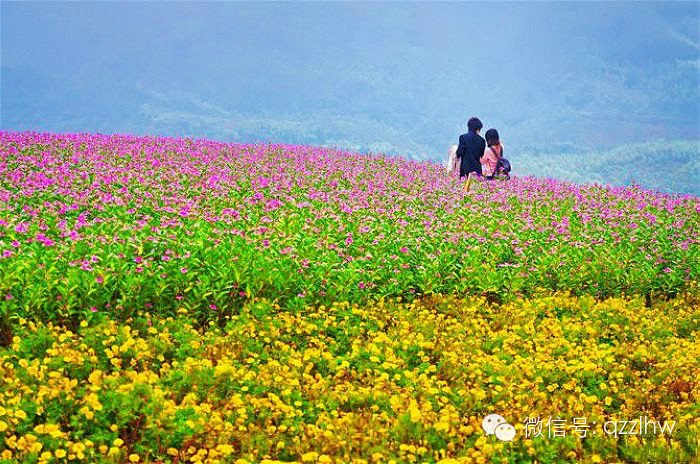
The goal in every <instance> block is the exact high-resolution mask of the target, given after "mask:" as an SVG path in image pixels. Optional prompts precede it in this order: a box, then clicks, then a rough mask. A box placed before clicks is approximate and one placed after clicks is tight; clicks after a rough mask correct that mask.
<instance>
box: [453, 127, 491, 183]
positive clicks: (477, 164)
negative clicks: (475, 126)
mask: <svg viewBox="0 0 700 464" xmlns="http://www.w3.org/2000/svg"><path fill="white" fill-rule="evenodd" d="M484 150H486V140H484V138H483V137H482V136H480V135H479V134H477V133H476V132H474V131H469V132H467V133H466V134H462V135H460V136H459V146H458V147H457V158H459V159H460V164H459V175H460V177H464V176H466V175H467V174H469V173H470V172H476V173H477V174H479V175H481V157H482V156H484Z"/></svg>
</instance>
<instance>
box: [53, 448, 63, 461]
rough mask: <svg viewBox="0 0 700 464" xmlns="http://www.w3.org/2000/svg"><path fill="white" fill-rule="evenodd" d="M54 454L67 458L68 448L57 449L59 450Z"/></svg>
mask: <svg viewBox="0 0 700 464" xmlns="http://www.w3.org/2000/svg"><path fill="white" fill-rule="evenodd" d="M54 455H55V456H56V457H57V458H59V459H61V458H65V457H66V450H63V449H57V450H56V451H55V452H54Z"/></svg>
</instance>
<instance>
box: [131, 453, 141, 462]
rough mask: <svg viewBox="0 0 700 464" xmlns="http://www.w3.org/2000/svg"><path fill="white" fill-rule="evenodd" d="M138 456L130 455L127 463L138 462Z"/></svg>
mask: <svg viewBox="0 0 700 464" xmlns="http://www.w3.org/2000/svg"><path fill="white" fill-rule="evenodd" d="M139 459H140V458H139V455H138V454H130V455H129V462H139Z"/></svg>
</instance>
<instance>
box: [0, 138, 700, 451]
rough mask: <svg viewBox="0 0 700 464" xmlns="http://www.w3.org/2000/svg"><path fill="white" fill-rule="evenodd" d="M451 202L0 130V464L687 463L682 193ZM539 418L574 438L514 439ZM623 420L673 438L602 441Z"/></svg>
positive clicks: (692, 423) (687, 221) (269, 165)
mask: <svg viewBox="0 0 700 464" xmlns="http://www.w3.org/2000/svg"><path fill="white" fill-rule="evenodd" d="M463 187H464V186H463V184H462V183H461V182H460V180H459V179H458V178H455V177H450V176H448V175H447V174H446V173H445V172H444V170H443V168H442V167H440V166H438V165H436V164H432V163H423V162H414V161H407V160H403V159H398V158H387V157H384V156H363V155H358V154H353V153H348V152H339V151H335V150H330V149H325V148H318V147H309V146H290V145H247V144H224V143H216V142H209V141H206V140H190V139H170V138H153V137H150V138H143V137H131V136H103V135H96V134H67V135H54V134H37V133H12V132H3V133H0V316H1V317H2V319H1V324H0V370H2V372H1V374H2V375H0V392H9V393H0V437H2V438H3V440H0V461H1V462H17V461H19V462H54V461H55V462H63V461H66V460H70V461H84V462H183V461H187V462H212V463H213V462H241V463H242V462H289V461H301V462H351V461H352V462H392V461H394V462H415V461H420V462H444V463H448V462H493V461H496V462H529V461H532V460H538V461H540V462H577V461H589V462H602V461H606V462H607V461H628V462H647V461H650V460H653V461H666V462H682V461H689V460H690V459H691V458H692V456H695V455H697V454H698V452H699V451H700V450H699V449H698V441H697V440H698V436H699V435H698V432H699V431H700V417H699V416H698V414H697V411H698V407H699V405H700V402H699V401H698V400H699V398H700V384H699V383H698V382H697V378H698V374H699V373H700V372H698V368H697V365H698V364H697V359H698V357H699V356H700V353H699V352H698V351H697V343H695V339H696V338H697V335H698V331H699V330H700V312H699V310H698V308H699V307H700V304H699V298H700V291H699V289H698V285H697V283H698V280H699V277H700V276H699V274H700V252H699V248H698V243H699V239H700V229H699V227H698V225H699V218H700V215H699V214H698V213H699V212H700V199H698V197H695V196H679V195H669V194H663V193H658V192H654V191H649V190H644V189H642V188H639V187H629V188H613V187H609V186H601V185H578V184H574V183H566V182H558V181H554V180H550V179H546V178H518V179H514V180H512V181H510V182H494V183H477V184H476V185H475V186H474V188H473V189H472V190H471V191H469V192H466V191H465V189H464V188H463ZM679 352H683V353H684V356H677V353H679ZM491 413H500V414H502V415H503V416H504V417H506V418H507V420H509V421H510V423H511V424H513V425H514V426H515V429H516V431H517V433H516V438H515V439H514V440H513V441H512V442H504V441H500V440H499V439H497V438H496V437H494V436H493V435H488V436H487V435H485V434H484V433H483V431H482V429H481V422H482V420H483V419H484V417H485V416H487V415H488V414H491ZM548 416H549V417H552V418H553V419H556V417H557V416H560V417H561V418H562V419H564V420H565V421H568V424H569V425H572V422H573V420H574V419H575V418H586V419H587V420H588V423H589V424H590V433H591V434H590V435H589V436H588V438H584V437H582V436H580V435H579V434H573V431H572V430H570V429H567V430H568V431H569V434H567V435H566V436H565V437H554V436H548V435H547V432H546V429H545V434H544V436H528V430H527V429H526V427H525V425H524V423H525V422H526V421H527V419H528V418H530V417H540V418H543V419H545V420H546V418H547V417H548ZM638 416H646V417H648V418H649V420H652V419H653V420H654V421H660V422H664V421H669V423H670V422H673V426H674V430H673V431H667V432H666V433H665V434H664V435H661V434H660V433H659V434H657V435H656V436H654V435H653V434H651V433H646V434H644V435H640V436H632V437H625V439H621V438H620V437H619V436H617V437H616V436H614V435H611V434H610V433H609V432H608V430H606V429H604V428H603V427H605V426H606V425H605V424H614V423H613V422H611V421H616V420H620V421H621V420H628V419H632V418H637V417H638ZM594 422H595V424H594ZM540 425H542V424H540ZM550 425H551V424H550ZM608 427H609V426H608ZM594 431H595V432H596V433H597V435H596V434H593V432H594Z"/></svg>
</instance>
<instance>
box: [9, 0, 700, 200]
mask: <svg viewBox="0 0 700 464" xmlns="http://www.w3.org/2000/svg"><path fill="white" fill-rule="evenodd" d="M0 5H1V6H0V13H1V17H2V20H1V21H2V24H1V28H2V29H1V52H2V53H1V63H0V65H1V69H0V71H1V79H2V90H1V95H0V96H1V97H2V100H1V106H0V125H1V127H2V129H4V130H38V131H53V132H87V131H90V132H102V133H113V132H119V133H133V134H159V135H176V136H189V137H208V138H213V139H219V140H235V141H246V142H247V141H275V142H288V143H308V144H318V145H327V146H342V147H348V148H352V149H355V150H361V151H373V152H386V153H392V154H400V155H402V156H406V157H409V158H416V159H432V160H442V159H443V157H444V156H445V153H446V150H447V148H448V147H449V145H451V144H453V143H456V141H457V137H458V135H459V134H460V133H461V132H463V131H464V130H465V127H466V121H467V119H468V118H469V117H470V116H472V115H478V116H480V117H481V118H482V120H483V121H484V123H485V125H486V126H487V127H496V128H498V129H499V130H500V132H501V134H502V138H503V140H504V141H505V142H506V145H507V147H508V150H509V153H510V154H511V156H512V158H513V161H514V167H515V168H516V170H518V169H520V171H521V172H530V173H537V174H542V175H555V176H557V177H563V178H567V177H568V178H572V175H573V173H572V175H567V172H566V169H563V170H562V169H561V167H560V166H557V167H556V169H554V168H552V166H551V165H552V163H555V164H556V163H560V162H559V161H557V160H558V159H561V155H562V153H564V154H567V153H568V154H570V156H572V157H576V156H578V157H579V158H581V157H584V158H585V157H586V156H588V154H590V153H595V154H596V156H598V157H599V158H600V156H602V155H601V153H602V154H605V153H614V154H616V155H615V156H619V155H620V153H627V152H630V153H632V152H635V153H636V152H639V153H641V154H640V156H642V157H646V156H647V155H646V154H645V153H646V151H645V150H646V149H645V148H644V147H652V148H653V150H651V151H653V152H654V155H653V156H659V158H663V151H662V152H661V155H659V153H660V152H659V146H665V145H666V144H668V145H669V146H672V147H673V150H674V153H676V155H677V158H678V160H680V161H678V166H677V168H678V170H679V172H681V173H682V174H683V175H685V176H686V177H685V180H684V183H683V184H682V185H679V184H676V183H673V182H672V180H669V181H668V182H666V181H665V180H662V181H660V182H657V183H656V184H654V182H650V183H649V182H648V183H649V185H650V186H653V187H655V188H660V189H665V190H676V191H682V192H690V193H695V194H698V191H699V190H700V187H698V185H700V166H699V163H700V160H699V159H698V158H700V95H699V93H700V79H699V76H700V32H699V31H700V25H699V18H700V12H699V8H700V6H699V5H700V4H699V3H697V2H685V3H674V2H665V3H652V2H636V3H632V2H625V3H589V2H581V3H500V2H497V3H493V2H492V3H467V4H464V3H195V2H186V3H169V2H168V3H166V2H153V3H149V2H136V3H112V2H91V3H81V2H37V3H29V2H9V1H3V2H2V3H0ZM678 143H681V145H678ZM621 147H622V148H621ZM625 147H627V148H625ZM620 150H621V151H620ZM635 150H636V151H635ZM679 153H680V154H679ZM520 154H522V159H521V160H520V162H518V161H519V158H518V156H519V155H520ZM630 156H631V155H630ZM649 156H652V155H649ZM557 157H558V158H557ZM538 160H544V162H543V163H540V162H539V161H538ZM636 162H637V161H635V163H636ZM583 164H584V165H585V163H583ZM642 164H643V165H644V167H643V169H646V170H649V172H646V171H644V172H642V173H641V174H639V176H638V177H640V178H649V177H650V176H651V174H652V171H653V170H654V169H657V168H658V166H657V167H655V166H654V162H653V160H650V159H646V158H645V159H644V162H643V163H642ZM642 164H640V166H641V165H642ZM640 169H642V168H640ZM589 174H590V176H593V177H592V178H593V179H594V180H601V181H611V182H613V183H615V182H617V183H625V182H628V181H629V179H630V178H631V177H634V176H631V174H630V176H626V177H625V178H621V177H619V176H618V177H615V176H612V174H611V175H608V174H605V173H603V172H602V171H600V170H599V171H598V172H593V173H589ZM597 174H599V176H598V177H595V175H597ZM611 176H612V177H611ZM573 178H575V176H573ZM652 184H653V185H652Z"/></svg>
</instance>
